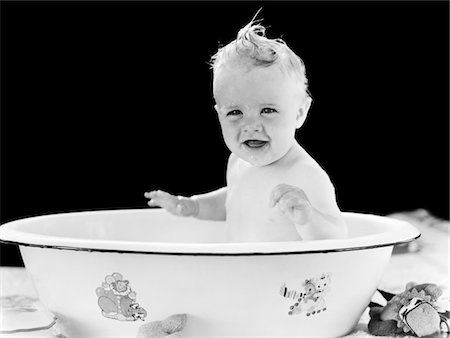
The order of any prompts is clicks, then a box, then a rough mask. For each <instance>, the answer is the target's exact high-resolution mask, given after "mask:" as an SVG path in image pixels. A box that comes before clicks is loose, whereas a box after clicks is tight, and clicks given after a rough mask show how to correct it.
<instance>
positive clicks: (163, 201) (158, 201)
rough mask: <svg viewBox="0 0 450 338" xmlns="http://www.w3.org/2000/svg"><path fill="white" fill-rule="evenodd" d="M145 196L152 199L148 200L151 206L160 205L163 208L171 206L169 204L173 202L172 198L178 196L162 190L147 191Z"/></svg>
mask: <svg viewBox="0 0 450 338" xmlns="http://www.w3.org/2000/svg"><path fill="white" fill-rule="evenodd" d="M144 196H145V197H146V198H149V199H150V201H149V202H148V205H149V206H151V207H153V206H160V207H163V208H167V207H169V205H170V204H172V203H171V200H172V199H174V198H176V197H174V196H172V195H171V194H169V193H167V192H165V191H161V190H157V191H150V192H146V193H145V194H144Z"/></svg>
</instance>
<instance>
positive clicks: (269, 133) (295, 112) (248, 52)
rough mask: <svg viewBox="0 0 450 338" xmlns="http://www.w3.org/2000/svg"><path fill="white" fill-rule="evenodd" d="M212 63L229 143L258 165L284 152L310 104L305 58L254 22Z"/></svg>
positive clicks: (220, 109) (290, 144)
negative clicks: (270, 36) (271, 36)
mask: <svg viewBox="0 0 450 338" xmlns="http://www.w3.org/2000/svg"><path fill="white" fill-rule="evenodd" d="M212 68H213V76H214V79H213V93H214V98H215V101H216V106H215V108H216V110H217V112H218V115H219V121H220V124H221V127H222V133H223V137H224V140H225V143H226V145H227V146H228V148H229V149H230V150H231V151H232V152H233V153H234V154H236V155H237V156H239V157H240V158H242V159H244V160H246V161H247V162H249V163H251V164H253V165H257V166H263V165H268V164H271V163H273V162H276V161H278V160H279V159H280V158H282V157H283V156H284V155H286V153H287V152H288V151H289V149H290V148H291V147H292V146H293V145H294V142H295V131H296V129H298V128H300V127H301V126H302V124H303V122H304V121H305V118H306V115H307V112H308V109H309V107H310V105H311V98H310V96H309V95H308V90H307V83H308V81H307V78H306V75H305V66H304V64H303V61H302V60H301V59H300V58H299V57H298V56H297V55H296V54H295V53H294V52H293V51H292V50H291V49H290V48H289V47H288V46H287V45H286V44H285V43H284V42H283V41H282V40H281V39H268V38H267V37H266V36H265V28H264V27H263V26H262V25H260V24H258V23H257V22H254V21H252V22H250V23H249V24H248V25H246V26H245V27H244V28H242V29H241V30H240V31H239V33H238V35H237V38H236V40H234V41H232V42H231V43H229V44H228V45H226V46H224V47H222V48H220V49H219V51H218V52H217V53H216V54H215V55H214V56H213V57H212Z"/></svg>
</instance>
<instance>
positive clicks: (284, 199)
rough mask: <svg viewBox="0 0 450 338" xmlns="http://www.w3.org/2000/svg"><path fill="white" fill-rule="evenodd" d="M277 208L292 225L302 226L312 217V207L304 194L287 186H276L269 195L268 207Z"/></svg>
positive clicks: (295, 188) (300, 190)
mask: <svg viewBox="0 0 450 338" xmlns="http://www.w3.org/2000/svg"><path fill="white" fill-rule="evenodd" d="M275 206H277V207H278V209H279V210H280V211H281V212H282V213H283V214H285V215H286V216H287V217H288V218H289V219H290V220H291V221H292V222H293V223H294V224H297V225H303V224H306V223H308V222H309V221H310V220H311V217H312V211H313V209H312V206H311V203H310V202H309V199H308V197H307V196H306V194H305V192H304V191H303V190H302V189H300V188H297V187H294V186H292V185H288V184H278V185H277V186H276V187H275V188H274V189H273V190H272V193H271V194H270V207H271V208H272V207H275Z"/></svg>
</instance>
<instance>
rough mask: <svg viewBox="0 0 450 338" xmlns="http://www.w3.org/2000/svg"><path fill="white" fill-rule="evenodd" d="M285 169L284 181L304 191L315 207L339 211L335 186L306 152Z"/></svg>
mask: <svg viewBox="0 0 450 338" xmlns="http://www.w3.org/2000/svg"><path fill="white" fill-rule="evenodd" d="M302 155H303V156H298V157H296V159H295V160H293V161H291V163H290V166H289V167H287V168H285V170H284V171H286V172H285V174H284V175H283V176H284V178H285V179H284V181H285V182H283V183H285V184H290V185H293V186H296V187H298V188H300V189H302V190H303V191H304V192H305V193H306V195H307V196H308V198H309V200H310V201H311V203H312V204H313V205H315V206H316V207H318V208H320V209H325V210H330V209H331V210H337V209H338V206H337V202H336V194H335V189H334V185H333V183H332V182H331V179H330V177H329V175H328V174H327V172H326V171H325V170H324V169H323V168H322V167H321V166H320V165H319V164H318V163H317V162H316V161H315V160H314V159H313V158H312V157H311V156H310V155H309V154H307V153H306V152H304V153H303V154H302Z"/></svg>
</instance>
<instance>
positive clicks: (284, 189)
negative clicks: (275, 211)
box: [269, 184, 296, 208]
mask: <svg viewBox="0 0 450 338" xmlns="http://www.w3.org/2000/svg"><path fill="white" fill-rule="evenodd" d="M293 189H296V188H295V187H294V186H292V185H288V184H278V185H277V186H276V187H275V188H273V190H272V192H271V194H270V198H269V207H271V208H272V207H274V206H275V205H277V203H278V202H279V201H280V200H281V198H282V197H283V196H284V195H285V194H286V193H288V192H289V191H292V190H293Z"/></svg>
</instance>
